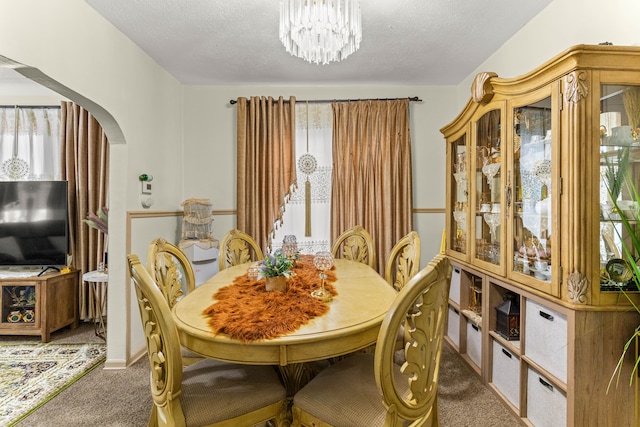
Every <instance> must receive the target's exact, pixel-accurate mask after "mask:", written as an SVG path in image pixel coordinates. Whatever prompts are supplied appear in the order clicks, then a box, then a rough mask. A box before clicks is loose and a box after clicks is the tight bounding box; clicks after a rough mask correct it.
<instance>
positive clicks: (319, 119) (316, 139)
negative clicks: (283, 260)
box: [273, 102, 333, 254]
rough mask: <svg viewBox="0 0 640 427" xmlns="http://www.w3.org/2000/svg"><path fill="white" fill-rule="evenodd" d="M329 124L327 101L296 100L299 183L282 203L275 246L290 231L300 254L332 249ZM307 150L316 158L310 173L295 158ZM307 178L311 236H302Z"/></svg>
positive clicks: (328, 104) (330, 115)
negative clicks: (281, 213)
mask: <svg viewBox="0 0 640 427" xmlns="http://www.w3.org/2000/svg"><path fill="white" fill-rule="evenodd" d="M307 108H308V111H309V114H308V117H307ZM307 124H308V126H307ZM332 128H333V113H332V110H331V104H330V103H326V104H325V103H308V104H307V103H305V102H298V103H296V145H295V150H296V151H295V152H296V165H297V177H298V187H297V188H296V190H295V191H294V192H293V193H292V194H291V197H290V199H289V201H288V203H287V204H286V205H285V211H284V215H283V217H282V224H281V225H280V226H279V228H278V229H277V230H276V233H275V237H274V239H273V249H274V250H275V249H278V248H280V247H282V240H283V238H284V236H286V235H289V234H293V235H295V236H296V239H297V242H298V249H299V250H300V252H301V253H303V254H315V253H316V252H318V251H323V250H324V251H328V250H331V239H330V231H331V227H330V225H331V224H330V215H331V172H332V148H331V137H332ZM307 131H308V132H307ZM307 136H308V139H307ZM307 142H308V143H307ZM307 153H308V154H311V155H312V156H313V157H314V158H315V159H316V161H317V167H316V170H315V172H313V173H312V174H310V175H306V174H305V173H303V172H302V171H301V170H300V168H299V165H298V161H297V160H298V159H299V158H300V156H302V155H304V154H307ZM307 179H308V180H309V182H310V184H311V218H310V219H311V235H310V236H305V182H306V181H307Z"/></svg>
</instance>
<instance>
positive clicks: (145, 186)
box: [141, 181, 151, 194]
mask: <svg viewBox="0 0 640 427" xmlns="http://www.w3.org/2000/svg"><path fill="white" fill-rule="evenodd" d="M141 191H142V194H151V183H150V182H149V181H142V190H141Z"/></svg>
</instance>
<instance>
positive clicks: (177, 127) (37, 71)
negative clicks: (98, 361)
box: [0, 0, 183, 366]
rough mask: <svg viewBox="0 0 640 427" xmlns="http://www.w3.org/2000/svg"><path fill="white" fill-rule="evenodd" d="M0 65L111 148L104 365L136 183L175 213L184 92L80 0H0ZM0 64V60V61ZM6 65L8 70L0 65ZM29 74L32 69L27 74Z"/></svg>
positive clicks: (125, 346) (123, 326)
mask: <svg viewBox="0 0 640 427" xmlns="http://www.w3.org/2000/svg"><path fill="white" fill-rule="evenodd" d="M0 56H2V57H4V59H7V58H8V59H9V60H10V61H9V62H13V61H15V62H17V63H19V64H23V65H25V66H27V68H25V69H22V70H20V71H22V72H23V74H25V73H26V74H29V75H30V76H31V77H32V78H35V79H37V80H39V81H40V82H41V83H44V84H45V85H50V86H49V87H52V88H55V90H56V91H57V92H58V93H62V94H63V95H64V96H66V97H67V98H69V99H71V100H74V101H76V102H78V103H79V104H80V105H83V106H84V107H85V108H87V109H88V110H89V111H91V113H93V114H94V115H95V116H96V117H97V118H98V120H99V121H100V123H101V124H102V126H103V127H104V128H105V130H106V131H107V136H108V137H109V140H110V143H111V147H110V149H111V170H110V173H109V175H110V176H109V180H110V186H111V191H110V194H109V198H110V200H109V205H110V218H109V231H110V232H109V255H110V256H109V276H110V277H109V303H108V312H107V316H108V343H107V359H108V360H107V363H108V365H111V366H120V365H123V364H124V363H125V362H126V361H127V359H128V357H129V354H130V353H131V352H133V353H135V352H137V351H138V349H139V348H140V347H141V346H144V342H143V341H141V340H139V339H138V340H137V342H130V337H131V336H132V334H131V333H130V330H129V328H130V325H131V322H134V324H136V325H137V324H139V318H135V317H134V318H132V316H130V315H129V310H127V304H129V306H130V286H129V283H128V282H127V280H126V278H127V273H126V264H125V252H126V229H125V225H126V220H125V219H126V212H127V211H129V210H140V209H141V207H140V202H139V191H140V186H139V182H138V178H137V177H138V175H139V174H140V173H143V172H145V173H151V174H153V175H154V177H155V178H156V179H155V180H154V184H155V187H156V191H155V193H154V198H155V200H156V203H155V205H154V206H153V208H154V209H166V210H175V207H176V201H178V200H180V199H181V194H180V192H181V189H182V163H183V162H182V151H181V140H182V126H181V115H182V112H181V111H182V107H181V106H182V98H181V91H182V87H181V85H180V84H179V83H178V82H177V81H176V80H175V79H174V78H173V77H171V76H170V75H169V74H168V73H167V72H165V71H164V70H162V69H161V68H160V67H159V66H158V65H157V64H156V63H155V62H153V61H152V60H151V59H150V58H149V57H148V56H147V55H146V54H145V53H144V52H143V51H142V50H140V49H139V48H138V47H137V46H135V45H134V44H133V43H132V42H131V41H130V40H129V39H127V38H125V37H124V36H122V34H121V33H120V32H119V31H117V30H116V29H115V28H114V27H113V26H112V25H111V24H110V23H108V22H107V21H106V20H104V19H103V18H102V17H100V16H99V15H98V14H97V13H96V12H95V11H94V10H93V9H91V8H90V7H89V6H88V5H87V4H86V3H85V2H84V1H82V0H65V1H55V2H53V1H49V0H19V1H17V0H16V1H11V0H2V1H0ZM0 59H2V58H0ZM0 62H4V63H5V64H6V63H7V61H0ZM29 67H33V68H29Z"/></svg>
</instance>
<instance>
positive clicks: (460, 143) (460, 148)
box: [448, 135, 469, 254]
mask: <svg viewBox="0 0 640 427" xmlns="http://www.w3.org/2000/svg"><path fill="white" fill-rule="evenodd" d="M451 161H452V162H453V165H451V170H452V171H453V178H454V179H453V181H452V183H453V184H452V186H451V187H452V188H451V192H452V194H451V201H452V203H453V206H451V208H452V209H451V212H452V215H453V218H452V221H451V227H450V235H449V236H448V237H449V239H450V240H449V241H450V242H451V249H453V250H454V251H457V252H460V253H461V254H466V253H467V222H468V218H469V216H468V211H469V207H468V206H469V203H468V198H469V179H468V176H469V175H468V174H469V171H468V169H469V167H468V164H469V159H468V156H467V141H466V136H465V135H463V136H461V137H460V138H458V139H457V140H455V141H454V142H453V143H452V145H451Z"/></svg>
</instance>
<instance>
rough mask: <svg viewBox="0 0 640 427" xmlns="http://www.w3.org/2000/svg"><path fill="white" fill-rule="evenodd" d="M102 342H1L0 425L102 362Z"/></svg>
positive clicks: (14, 420)
mask: <svg viewBox="0 0 640 427" xmlns="http://www.w3.org/2000/svg"><path fill="white" fill-rule="evenodd" d="M106 353H107V348H106V345H105V344H104V343H86V344H51V343H47V344H21V345H8V344H7V345H0V426H12V425H14V424H15V423H17V422H18V421H20V420H21V419H23V418H24V417H26V416H27V415H29V414H30V413H31V412H33V411H34V410H36V409H37V408H39V407H40V406H42V405H43V404H45V403H46V402H47V401H49V400H50V399H51V398H53V397H54V396H55V395H57V394H58V393H60V392H61V391H62V390H64V389H65V388H67V387H68V386H70V385H71V384H73V382H75V381H76V380H77V379H78V378H80V377H82V376H83V375H84V374H86V373H87V372H89V371H91V370H92V369H93V368H95V367H96V366H98V365H99V364H100V363H101V362H102V361H104V359H105V357H106Z"/></svg>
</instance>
